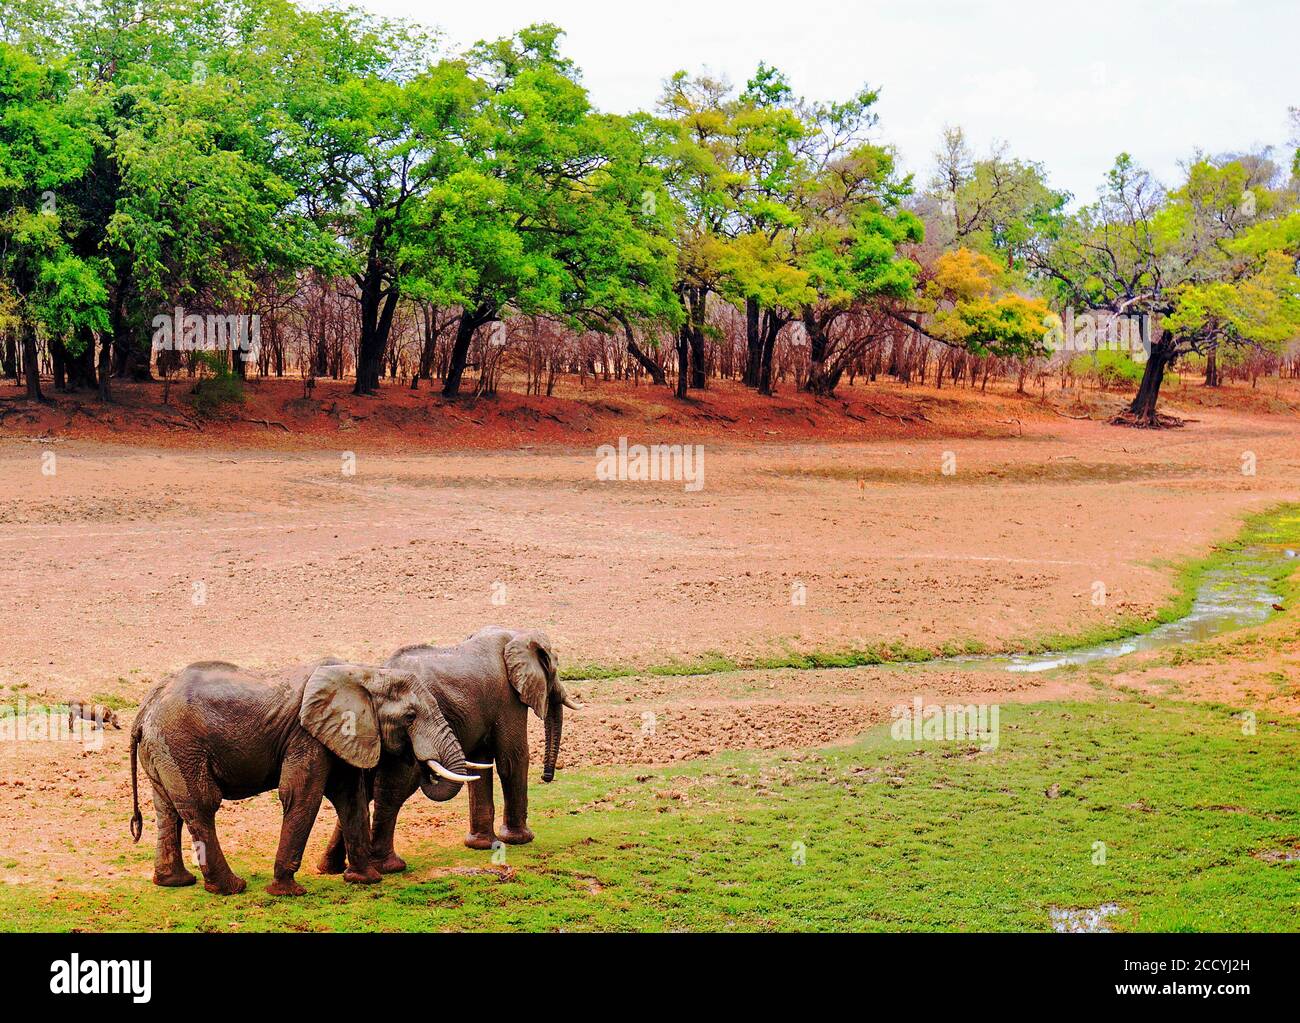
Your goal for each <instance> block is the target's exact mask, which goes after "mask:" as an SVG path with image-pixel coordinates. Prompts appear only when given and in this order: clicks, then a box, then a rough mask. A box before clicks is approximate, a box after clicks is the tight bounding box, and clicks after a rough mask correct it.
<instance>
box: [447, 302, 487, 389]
mask: <svg viewBox="0 0 1300 1023" xmlns="http://www.w3.org/2000/svg"><path fill="white" fill-rule="evenodd" d="M495 312H496V310H494V309H489V308H488V307H487V306H479V307H478V308H477V309H474V310H472V311H471V310H469V309H465V310H463V311H462V312H461V314H460V323H459V324H457V326H456V341H455V343H454V344H453V345H452V348H451V364H450V365H449V366H448V367H447V379H446V381H445V382H444V383H443V385H442V396H443V397H444V398H455V397H456V396H457V395H459V394H460V381H461V377H463V376H464V375H465V364H466V362H468V361H469V346H470V342H471V341H473V340H474V331H476V330H478V328H479V327H481V326H483V324H485V323H487V322H488V321H489V320H491V319H492V317H493V315H494V314H495Z"/></svg>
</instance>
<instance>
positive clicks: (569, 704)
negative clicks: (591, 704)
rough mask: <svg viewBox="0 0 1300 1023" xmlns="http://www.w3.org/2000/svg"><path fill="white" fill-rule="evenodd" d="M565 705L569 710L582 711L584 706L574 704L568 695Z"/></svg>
mask: <svg viewBox="0 0 1300 1023" xmlns="http://www.w3.org/2000/svg"><path fill="white" fill-rule="evenodd" d="M564 705H565V706H566V707H568V708H569V710H582V706H583V705H582V704H581V703H574V702H573V700H571V699H570V698H569V697H568V696H567V695H566V696H565V697H564Z"/></svg>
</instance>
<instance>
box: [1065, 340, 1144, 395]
mask: <svg viewBox="0 0 1300 1023" xmlns="http://www.w3.org/2000/svg"><path fill="white" fill-rule="evenodd" d="M1070 372H1071V373H1073V374H1074V375H1075V376H1076V377H1084V378H1086V379H1089V380H1095V381H1096V382H1097V384H1098V385H1099V386H1100V387H1103V388H1111V387H1125V386H1133V387H1136V386H1137V384H1138V383H1140V382H1141V380H1142V366H1141V365H1140V364H1139V363H1137V362H1135V361H1133V356H1131V355H1130V354H1129V353H1128V352H1121V351H1113V350H1111V349H1108V348H1102V349H1099V350H1098V351H1095V352H1080V353H1079V354H1078V355H1076V356H1075V357H1074V358H1073V359H1072V360H1070Z"/></svg>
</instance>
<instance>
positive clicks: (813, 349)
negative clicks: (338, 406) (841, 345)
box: [803, 309, 840, 398]
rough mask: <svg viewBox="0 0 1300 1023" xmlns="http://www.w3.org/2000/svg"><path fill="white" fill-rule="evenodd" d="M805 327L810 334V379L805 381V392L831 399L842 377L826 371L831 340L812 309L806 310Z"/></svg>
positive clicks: (804, 315)
mask: <svg viewBox="0 0 1300 1023" xmlns="http://www.w3.org/2000/svg"><path fill="white" fill-rule="evenodd" d="M803 326H804V330H805V331H807V333H808V379H807V380H805V381H804V390H806V391H808V392H810V393H811V394H815V395H817V396H818V397H823V398H825V397H829V396H830V395H831V394H833V393H834V391H835V385H836V384H837V383H838V382H839V377H840V374H839V373H838V372H836V373H834V374H831V373H829V372H827V369H826V350H827V348H828V347H829V345H830V340H829V338H828V337H827V336H826V330H825V329H824V327H823V326H822V324H821V323H820V322H818V320H817V317H816V316H815V315H813V312H812V310H811V309H806V310H804V314H803Z"/></svg>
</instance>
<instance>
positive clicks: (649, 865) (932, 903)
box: [0, 700, 1300, 931]
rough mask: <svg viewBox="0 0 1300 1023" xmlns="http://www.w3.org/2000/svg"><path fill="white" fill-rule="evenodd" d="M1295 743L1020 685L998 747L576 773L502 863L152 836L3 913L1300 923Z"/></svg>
mask: <svg viewBox="0 0 1300 1023" xmlns="http://www.w3.org/2000/svg"><path fill="white" fill-rule="evenodd" d="M1297 757H1300V731H1298V730H1297V728H1296V726H1295V723H1294V722H1291V721H1287V722H1271V721H1266V720H1261V721H1260V722H1259V723H1258V729H1257V732H1256V734H1254V735H1245V734H1243V730H1242V724H1241V721H1240V720H1238V719H1237V718H1236V717H1234V715H1233V713H1232V712H1231V710H1229V709H1227V708H1219V707H1206V706H1201V705H1193V704H1179V703H1173V702H1167V701H1161V702H1157V703H1151V702H1148V701H1138V700H1132V701H1125V702H1120V703H1073V704H1037V705H1018V706H1008V707H1004V708H1002V715H1001V721H1000V744H999V745H998V747H997V748H996V749H995V750H992V751H989V752H979V751H978V750H977V748H976V747H975V746H973V745H970V744H968V743H945V742H922V743H911V742H897V741H894V740H893V739H891V737H890V735H889V731H888V729H887V728H885V729H877V730H875V731H873V732H871V733H869V734H868V735H867V736H865V737H864V738H863V739H862V740H861V741H859V742H858V743H856V744H854V745H852V746H849V747H837V748H833V749H828V750H821V751H810V752H799V753H793V754H785V755H781V754H771V753H764V754H760V753H733V754H728V755H724V756H720V757H717V758H714V759H710V760H704V761H697V762H693V763H691V764H689V765H685V766H681V767H671V768H640V769H633V768H627V769H622V768H620V769H604V770H585V771H570V772H563V773H561V775H560V776H559V779H558V781H557V783H556V784H555V785H551V786H542V785H537V786H534V788H533V793H534V797H533V798H534V802H533V805H534V810H533V820H532V823H533V827H534V830H535V831H536V832H537V835H538V840H537V841H536V842H535V843H534V844H533V845H531V846H526V847H521V848H510V849H508V850H507V863H506V864H505V865H504V867H495V868H494V867H493V866H492V864H491V861H490V854H488V853H475V852H471V851H469V850H467V849H464V848H461V847H455V848H443V847H432V846H429V845H422V844H421V843H420V841H419V839H418V836H417V835H416V834H413V833H412V832H411V831H410V830H407V831H405V832H402V833H400V842H401V846H400V847H401V848H402V849H403V850H404V851H405V853H406V855H407V859H408V861H409V862H410V865H411V871H410V872H409V873H408V874H406V875H402V876H395V877H390V878H388V879H387V880H385V882H384V883H383V884H382V885H379V886H377V887H375V888H365V889H358V888H353V887H350V886H345V885H344V884H343V883H342V882H341V881H340V880H339V879H337V878H323V877H317V876H314V875H311V874H304V875H303V876H304V881H305V883H306V884H307V885H308V886H309V889H310V892H309V894H308V895H307V896H304V897H302V898H299V899H287V900H285V899H273V898H271V897H270V896H268V895H266V894H265V893H264V891H263V890H262V889H263V888H264V887H265V885H266V883H267V881H268V880H269V877H268V870H269V867H270V864H269V862H267V863H258V862H240V861H238V860H237V861H236V863H235V866H236V869H238V870H239V871H241V872H242V873H244V874H245V876H247V877H248V879H249V883H250V889H249V892H248V893H246V894H245V895H243V896H239V897H235V898H229V899H220V898H217V897H214V896H211V895H208V894H207V893H206V892H204V891H202V890H201V889H197V888H190V889H183V890H163V889H159V888H155V887H153V886H152V885H150V884H149V883H148V881H147V877H148V872H149V868H148V858H149V851H148V850H147V849H146V848H144V847H141V848H139V849H136V850H133V852H132V854H131V855H132V856H133V857H134V858H135V859H138V861H139V866H140V871H139V872H140V880H139V881H138V882H130V883H119V884H113V885H110V886H108V887H106V888H102V887H101V888H98V889H97V890H94V891H88V890H82V888H80V887H79V886H76V885H75V884H64V885H58V886H51V888H50V889H48V890H37V889H34V888H29V887H24V886H18V885H0V912H3V914H4V918H5V920H6V925H5V926H7V927H11V928H17V929H22V930H44V929H54V930H69V929H73V928H81V929H89V930H114V929H122V930H145V931H149V930H222V931H224V930H394V931H408V930H444V929H452V930H461V929H465V930H479V929H494V930H558V929H569V930H589V929H607V930H670V929H688V930H696V929H698V930H722V929H737V930H796V929H797V930H809V929H811V930H877V929H898V928H905V929H922V930H1006V929H1031V930H1033V929H1040V930H1041V929H1047V928H1049V927H1050V910H1051V908H1052V907H1054V906H1055V907H1065V908H1084V907H1096V906H1099V905H1101V904H1103V903H1116V904H1118V905H1119V906H1120V907H1121V909H1122V912H1121V913H1120V914H1119V915H1118V916H1116V917H1114V918H1113V926H1114V927H1115V929H1117V930H1230V931H1231V930H1286V929H1294V928H1295V926H1296V920H1295V905H1296V900H1297V898H1300V872H1298V871H1300V865H1298V864H1295V863H1288V862H1286V861H1285V853H1286V850H1295V849H1296V848H1297V846H1300V789H1297V787H1296V785H1295V763H1296V761H1297ZM147 837H148V836H147ZM1099 842H1101V843H1104V844H1105V862H1104V863H1097V862H1094V861H1095V860H1096V859H1097V857H1098V851H1099V849H1100V847H1099V846H1097V845H1096V844H1095V843H1099ZM796 843H802V849H803V851H804V857H805V858H804V862H803V864H802V865H798V864H797V863H795V862H794V860H795V859H797V858H798V857H797V854H798V852H799V850H800V845H798V844H796ZM492 871H500V873H493V872H492ZM72 880H74V879H69V881H72ZM84 880H85V881H86V887H87V888H88V887H90V885H91V884H92V883H93V878H91V877H88V878H86V879H84Z"/></svg>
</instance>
